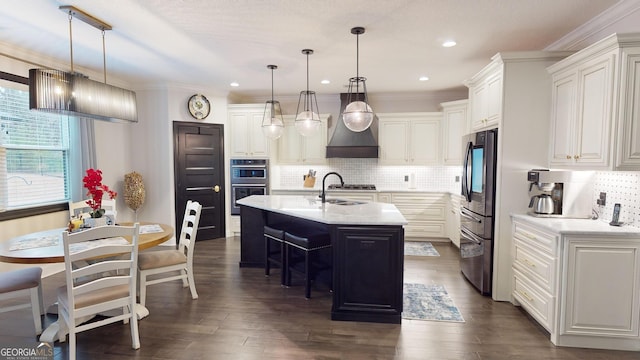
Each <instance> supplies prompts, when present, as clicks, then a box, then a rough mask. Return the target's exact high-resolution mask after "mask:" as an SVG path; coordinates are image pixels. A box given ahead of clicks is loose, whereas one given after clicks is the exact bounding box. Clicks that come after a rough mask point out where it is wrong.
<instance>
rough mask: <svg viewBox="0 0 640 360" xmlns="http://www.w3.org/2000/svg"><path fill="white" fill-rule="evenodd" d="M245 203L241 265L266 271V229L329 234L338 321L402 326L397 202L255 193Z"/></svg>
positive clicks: (334, 316) (401, 221)
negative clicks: (266, 226) (325, 232)
mask: <svg viewBox="0 0 640 360" xmlns="http://www.w3.org/2000/svg"><path fill="white" fill-rule="evenodd" d="M237 203H238V204H239V205H240V227H241V236H240V242H241V245H240V247H241V255H240V266H241V267H264V262H265V258H264V237H263V227H264V225H270V226H277V227H284V228H283V229H282V230H285V231H286V228H287V227H291V228H298V229H299V228H301V227H302V228H304V227H308V228H309V229H323V230H326V231H327V232H328V233H329V235H330V237H331V243H332V249H333V259H332V262H333V305H332V308H331V319H332V320H350V321H369V322H380V323H400V321H401V315H402V286H403V267H404V225H406V224H407V220H406V219H405V218H404V216H402V214H401V213H400V211H398V209H397V208H396V207H395V206H394V205H393V204H386V203H377V202H364V201H353V200H341V199H331V198H330V199H327V202H325V203H323V202H321V201H320V199H318V198H317V197H316V196H300V195H297V196H296V195H291V196H287V195H253V196H249V197H245V198H243V199H240V200H238V201H237Z"/></svg>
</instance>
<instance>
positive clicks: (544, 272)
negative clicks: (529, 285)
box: [513, 238, 556, 294]
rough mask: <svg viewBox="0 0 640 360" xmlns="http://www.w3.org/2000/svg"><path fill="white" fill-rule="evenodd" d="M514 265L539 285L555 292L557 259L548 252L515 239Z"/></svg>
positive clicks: (552, 292)
mask: <svg viewBox="0 0 640 360" xmlns="http://www.w3.org/2000/svg"><path fill="white" fill-rule="evenodd" d="M513 257H514V260H513V266H514V267H515V268H517V269H518V270H521V271H522V272H523V273H524V274H526V275H527V277H528V278H529V279H530V280H531V281H534V282H535V283H536V284H537V285H539V286H540V287H542V288H543V289H544V290H546V291H548V292H549V293H551V294H555V279H554V275H555V273H556V269H555V267H556V259H555V258H553V257H551V256H550V255H549V254H548V253H546V252H542V251H539V250H537V249H535V248H533V247H531V246H529V245H527V243H525V242H523V241H522V240H520V239H518V238H516V239H515V251H514V254H513Z"/></svg>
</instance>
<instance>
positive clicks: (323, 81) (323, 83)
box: [320, 79, 331, 85]
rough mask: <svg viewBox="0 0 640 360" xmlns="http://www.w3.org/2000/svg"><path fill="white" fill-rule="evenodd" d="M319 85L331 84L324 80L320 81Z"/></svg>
mask: <svg viewBox="0 0 640 360" xmlns="http://www.w3.org/2000/svg"><path fill="white" fill-rule="evenodd" d="M320 84H322V85H327V84H331V81H329V80H327V79H324V80H322V81H320Z"/></svg>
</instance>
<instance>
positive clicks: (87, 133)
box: [69, 118, 96, 202]
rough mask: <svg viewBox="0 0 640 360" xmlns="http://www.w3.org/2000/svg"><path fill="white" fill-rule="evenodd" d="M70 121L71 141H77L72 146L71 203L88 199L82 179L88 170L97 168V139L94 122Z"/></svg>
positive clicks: (89, 120)
mask: <svg viewBox="0 0 640 360" xmlns="http://www.w3.org/2000/svg"><path fill="white" fill-rule="evenodd" d="M72 120H75V121H70V123H71V124H73V125H72V126H71V132H72V136H71V139H76V141H74V142H73V144H72V145H71V149H72V150H71V152H72V154H71V156H70V162H69V163H70V169H69V170H70V173H71V194H70V195H71V201H74V202H75V201H80V200H83V199H85V198H86V196H85V195H86V194H85V191H84V188H83V186H82V178H83V177H84V176H85V174H86V173H87V169H91V168H94V169H95V167H96V139H95V133H94V124H93V122H94V120H93V119H87V118H76V119H72Z"/></svg>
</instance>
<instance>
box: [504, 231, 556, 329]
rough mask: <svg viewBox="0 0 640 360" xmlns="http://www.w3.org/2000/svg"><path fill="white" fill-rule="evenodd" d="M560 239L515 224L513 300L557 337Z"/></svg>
mask: <svg viewBox="0 0 640 360" xmlns="http://www.w3.org/2000/svg"><path fill="white" fill-rule="evenodd" d="M557 247H558V236H556V235H555V234H553V233H550V232H548V231H545V230H543V229H540V228H536V227H533V226H530V225H529V224H525V223H522V222H519V221H514V222H513V298H514V299H515V302H516V303H519V304H520V305H521V306H522V307H523V308H524V309H525V310H527V312H528V313H529V314H530V315H531V316H532V317H533V318H534V319H536V320H537V321H538V323H540V325H542V327H544V328H545V329H546V330H547V331H549V333H551V334H555V333H556V327H555V321H556V317H555V310H556V307H555V300H556V297H557V290H556V287H555V279H556V278H557V256H558V255H557V254H558V251H557Z"/></svg>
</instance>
